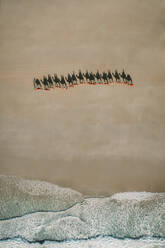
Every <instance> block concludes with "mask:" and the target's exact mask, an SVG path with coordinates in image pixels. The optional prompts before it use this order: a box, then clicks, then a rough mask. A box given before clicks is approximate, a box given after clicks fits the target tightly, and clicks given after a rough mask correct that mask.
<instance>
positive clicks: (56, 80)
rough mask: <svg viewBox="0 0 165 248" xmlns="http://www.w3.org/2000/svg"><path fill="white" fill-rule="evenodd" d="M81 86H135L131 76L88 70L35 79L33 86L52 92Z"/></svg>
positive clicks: (123, 72)
mask: <svg viewBox="0 0 165 248" xmlns="http://www.w3.org/2000/svg"><path fill="white" fill-rule="evenodd" d="M80 84H90V85H111V84H124V85H128V86H134V83H133V81H132V78H131V76H130V74H127V73H125V71H124V70H123V71H122V73H119V72H118V71H117V70H115V72H114V73H113V72H111V71H110V70H109V71H108V72H105V71H103V72H102V73H100V72H99V70H97V71H96V73H93V72H89V71H87V70H86V72H85V73H83V72H82V71H81V70H79V71H78V73H75V72H72V73H68V74H67V75H66V76H64V75H60V76H58V75H57V74H54V75H53V76H51V75H50V74H48V76H43V78H40V79H39V78H34V80H33V85H34V89H35V90H51V89H54V88H61V89H68V88H69V87H74V86H77V85H80Z"/></svg>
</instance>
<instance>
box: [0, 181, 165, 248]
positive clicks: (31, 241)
mask: <svg viewBox="0 0 165 248" xmlns="http://www.w3.org/2000/svg"><path fill="white" fill-rule="evenodd" d="M0 186H1V187H0V248H5V247H6V248H9V247H10V248H15V247H17V248H21V247H22V248H37V247H45V248H55V247H57V248H65V247H66V248H68V247H70V248H74V247H80V248H81V247H85V248H86V247H87V248H88V247H91V248H92V247H96V248H97V247H99V248H101V247H105V248H108V247H109V248H111V247H113V248H115V247H118V248H121V247H125V248H134V247H136V248H137V247H139V248H143V247H148V248H150V247H152V248H156V247H164V248H165V193H151V192H124V193H117V194H114V195H112V196H110V197H100V198H99V197H97V198H92V197H91V198H85V197H84V196H83V195H82V194H80V193H79V192H76V191H73V190H71V189H65V188H61V187H58V186H56V185H52V184H48V183H45V182H40V181H30V180H24V179H18V178H15V177H6V176H0Z"/></svg>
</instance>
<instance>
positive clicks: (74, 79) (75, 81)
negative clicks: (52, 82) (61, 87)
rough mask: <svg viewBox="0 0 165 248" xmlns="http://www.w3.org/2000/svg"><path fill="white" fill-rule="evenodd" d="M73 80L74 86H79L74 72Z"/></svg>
mask: <svg viewBox="0 0 165 248" xmlns="http://www.w3.org/2000/svg"><path fill="white" fill-rule="evenodd" d="M72 80H73V84H74V85H78V83H77V78H76V75H75V73H74V72H73V73H72Z"/></svg>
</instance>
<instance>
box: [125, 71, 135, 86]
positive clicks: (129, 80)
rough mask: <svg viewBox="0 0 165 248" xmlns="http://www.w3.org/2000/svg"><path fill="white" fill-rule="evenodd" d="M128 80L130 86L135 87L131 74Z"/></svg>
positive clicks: (128, 75) (127, 77)
mask: <svg viewBox="0 0 165 248" xmlns="http://www.w3.org/2000/svg"><path fill="white" fill-rule="evenodd" d="M126 79H127V82H128V85H130V86H134V84H133V82H132V78H131V76H130V74H127V76H126Z"/></svg>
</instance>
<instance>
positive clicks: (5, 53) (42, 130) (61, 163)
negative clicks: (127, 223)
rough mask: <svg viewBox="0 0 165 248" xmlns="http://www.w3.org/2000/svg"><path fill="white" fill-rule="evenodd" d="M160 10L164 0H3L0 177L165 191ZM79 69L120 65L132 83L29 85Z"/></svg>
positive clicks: (97, 191)
mask: <svg viewBox="0 0 165 248" xmlns="http://www.w3.org/2000/svg"><path fill="white" fill-rule="evenodd" d="M164 13H165V1H163V0H162V1H161V0H157V1H155V0H144V1H140V0H95V1H94V0H90V1H89V0H88V1H87V0H46V1H45V0H1V1H0V86H1V89H0V174H12V175H18V176H23V177H26V178H36V179H44V180H47V181H51V182H54V183H57V184H59V185H64V186H69V187H72V188H74V189H77V190H79V191H81V192H82V193H85V194H88V195H107V194H112V193H113V192H117V191H128V190H146V191H164V190H165V164H164V162H165V152H164V151H165V109H164V104H165V74H164V61H165V16H164ZM79 68H81V69H83V70H85V69H86V68H87V69H89V70H94V71H95V70H96V69H97V68H99V69H100V70H104V69H105V70H107V69H109V68H110V69H112V70H114V69H116V68H117V69H119V70H122V69H123V68H125V70H126V71H128V72H130V73H132V76H133V79H134V81H135V84H136V86H135V87H134V88H131V87H130V88H129V87H124V86H120V87H118V86H116V87H106V86H100V87H99V86H97V87H92V86H87V85H84V86H79V87H77V88H74V89H70V90H68V91H63V90H55V91H53V92H36V91H34V90H33V87H32V80H33V77H34V76H39V77H40V76H42V75H44V74H47V73H54V72H57V73H59V74H61V73H67V72H70V71H73V70H76V71H77V70H78V69H79Z"/></svg>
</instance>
